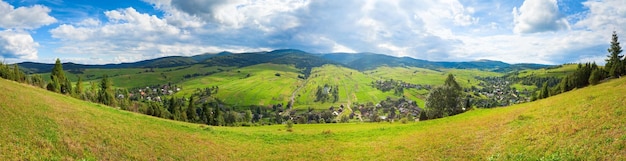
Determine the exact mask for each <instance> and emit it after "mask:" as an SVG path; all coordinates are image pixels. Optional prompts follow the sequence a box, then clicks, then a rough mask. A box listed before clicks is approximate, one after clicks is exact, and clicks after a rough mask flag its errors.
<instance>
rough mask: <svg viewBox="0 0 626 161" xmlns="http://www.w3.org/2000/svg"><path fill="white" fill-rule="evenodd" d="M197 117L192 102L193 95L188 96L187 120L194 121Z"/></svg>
mask: <svg viewBox="0 0 626 161" xmlns="http://www.w3.org/2000/svg"><path fill="white" fill-rule="evenodd" d="M197 119H198V114H197V113H196V105H195V104H194V100H193V96H191V97H189V105H188V106H187V121H189V122H196V120H197Z"/></svg>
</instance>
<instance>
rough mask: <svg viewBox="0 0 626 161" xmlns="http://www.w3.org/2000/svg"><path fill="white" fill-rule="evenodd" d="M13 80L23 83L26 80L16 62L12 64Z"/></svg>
mask: <svg viewBox="0 0 626 161" xmlns="http://www.w3.org/2000/svg"><path fill="white" fill-rule="evenodd" d="M13 76H14V77H13V80H14V81H16V82H20V83H24V82H25V81H26V76H24V73H22V71H21V70H20V67H19V66H17V64H14V65H13Z"/></svg>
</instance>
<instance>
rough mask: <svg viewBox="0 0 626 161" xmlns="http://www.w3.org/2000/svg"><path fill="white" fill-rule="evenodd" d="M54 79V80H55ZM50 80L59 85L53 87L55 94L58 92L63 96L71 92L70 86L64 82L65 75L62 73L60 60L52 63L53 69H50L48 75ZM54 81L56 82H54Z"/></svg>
mask: <svg viewBox="0 0 626 161" xmlns="http://www.w3.org/2000/svg"><path fill="white" fill-rule="evenodd" d="M55 77H56V78H55ZM50 79H52V82H55V81H57V82H58V83H59V86H56V85H54V87H55V89H54V91H55V92H59V93H63V94H69V93H70V92H71V88H72V86H71V84H68V83H67V81H68V80H66V79H67V77H65V73H64V72H63V64H61V60H60V59H58V58H57V60H56V62H55V63H54V67H53V68H52V72H51V74H50ZM54 79H56V80H54Z"/></svg>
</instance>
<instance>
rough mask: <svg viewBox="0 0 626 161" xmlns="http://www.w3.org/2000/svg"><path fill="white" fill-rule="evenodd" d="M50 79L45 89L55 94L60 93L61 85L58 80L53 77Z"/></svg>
mask: <svg viewBox="0 0 626 161" xmlns="http://www.w3.org/2000/svg"><path fill="white" fill-rule="evenodd" d="M50 77H51V81H50V83H48V86H47V87H46V89H48V90H49V91H52V92H57V93H60V92H61V83H60V82H59V78H58V77H57V76H55V75H52V76H50Z"/></svg>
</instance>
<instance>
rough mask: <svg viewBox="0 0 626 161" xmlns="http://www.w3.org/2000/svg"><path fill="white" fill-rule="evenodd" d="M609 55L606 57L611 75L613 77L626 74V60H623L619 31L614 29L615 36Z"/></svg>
mask: <svg viewBox="0 0 626 161" xmlns="http://www.w3.org/2000/svg"><path fill="white" fill-rule="evenodd" d="M608 52H609V55H608V58H607V59H606V67H605V69H606V70H607V71H608V73H609V76H611V77H612V78H618V77H619V76H621V75H622V74H624V70H625V69H624V62H623V60H622V57H624V56H623V55H620V54H621V53H622V47H620V45H619V41H618V37H617V33H616V32H615V31H613V38H612V39H611V46H610V47H609V49H608Z"/></svg>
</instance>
